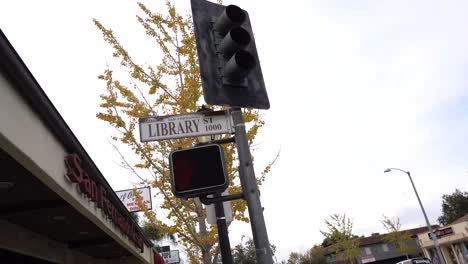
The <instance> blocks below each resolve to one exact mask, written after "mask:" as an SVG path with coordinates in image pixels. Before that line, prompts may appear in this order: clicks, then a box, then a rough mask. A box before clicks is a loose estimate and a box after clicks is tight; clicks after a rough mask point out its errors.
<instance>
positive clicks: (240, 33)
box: [229, 27, 250, 47]
mask: <svg viewBox="0 0 468 264" xmlns="http://www.w3.org/2000/svg"><path fill="white" fill-rule="evenodd" d="M229 34H230V35H231V39H232V40H233V41H235V42H236V43H237V44H239V46H242V47H245V46H247V44H249V43H250V34H249V32H247V30H245V29H243V28H241V27H235V28H233V29H231V31H230V32H229Z"/></svg>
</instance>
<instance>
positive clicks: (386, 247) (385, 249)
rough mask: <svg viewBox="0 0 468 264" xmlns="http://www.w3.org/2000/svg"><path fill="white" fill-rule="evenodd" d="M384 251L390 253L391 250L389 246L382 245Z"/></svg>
mask: <svg viewBox="0 0 468 264" xmlns="http://www.w3.org/2000/svg"><path fill="white" fill-rule="evenodd" d="M382 250H383V251H384V252H388V250H389V249H388V244H382Z"/></svg>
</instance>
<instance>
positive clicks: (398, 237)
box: [380, 215, 417, 259]
mask: <svg viewBox="0 0 468 264" xmlns="http://www.w3.org/2000/svg"><path fill="white" fill-rule="evenodd" d="M380 222H381V223H382V225H383V226H384V228H385V229H386V230H387V232H388V233H387V234H385V235H384V237H383V240H384V241H385V242H387V243H390V244H393V245H395V247H396V248H397V250H398V252H400V253H401V254H403V255H405V256H406V259H409V254H410V253H412V252H415V251H416V249H417V248H416V245H414V244H412V243H411V242H412V241H413V239H412V238H411V234H410V233H409V232H408V231H401V224H400V219H399V218H396V219H390V218H388V217H386V216H385V215H384V216H383V219H382V220H381V221H380Z"/></svg>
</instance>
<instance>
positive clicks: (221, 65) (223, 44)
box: [191, 0, 270, 109]
mask: <svg viewBox="0 0 468 264" xmlns="http://www.w3.org/2000/svg"><path fill="white" fill-rule="evenodd" d="M191 4H192V16H193V22H194V27H195V37H196V40H197V50H198V60H199V62H200V75H201V80H202V86H203V96H204V98H205V101H206V103H208V104H211V105H228V106H231V107H251V108H258V109H269V108H270V102H269V100H268V95H267V92H266V88H265V82H264V80H263V75H262V69H261V68H260V61H259V59H258V54H257V49H256V47H255V40H254V37H253V32H252V27H251V24H250V19H249V15H248V13H247V12H246V11H245V10H242V9H241V8H239V7H237V6H235V5H229V6H223V5H218V4H215V3H211V2H208V1H206V0H191Z"/></svg>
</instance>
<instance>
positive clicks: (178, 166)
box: [169, 144, 229, 198]
mask: <svg viewBox="0 0 468 264" xmlns="http://www.w3.org/2000/svg"><path fill="white" fill-rule="evenodd" d="M169 164H170V168H171V177H172V192H173V193H174V195H175V196H177V197H181V198H190V197H196V196H201V195H205V194H212V193H216V192H222V191H224V190H226V188H227V187H228V185H229V179H228V176H227V172H226V165H225V164H226V162H225V158H224V152H223V149H222V147H221V146H220V145H217V144H211V145H203V146H198V147H194V148H190V149H180V150H175V151H173V152H171V154H170V155H169Z"/></svg>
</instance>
